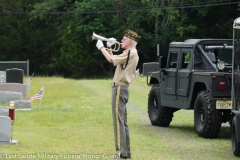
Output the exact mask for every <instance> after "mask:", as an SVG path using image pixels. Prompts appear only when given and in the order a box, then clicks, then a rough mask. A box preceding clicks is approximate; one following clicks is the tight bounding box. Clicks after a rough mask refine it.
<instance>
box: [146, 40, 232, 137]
mask: <svg viewBox="0 0 240 160" xmlns="http://www.w3.org/2000/svg"><path fill="white" fill-rule="evenodd" d="M232 48H233V40H232V39H188V40H185V41H184V42H171V43H170V45H169V51H168V57H164V56H161V57H160V58H159V70H158V71H154V72H150V73H148V74H147V84H148V85H149V86H151V90H150V92H149V95H148V116H149V119H150V121H151V124H152V125H154V126H162V127H167V126H169V125H170V123H171V121H172V118H173V115H174V112H176V111H178V110H179V109H185V110H194V128H195V131H196V132H197V134H198V135H199V136H200V137H204V138H217V137H218V135H219V132H220V130H221V125H222V123H226V122H230V120H231V109H232V101H231V83H232Z"/></svg>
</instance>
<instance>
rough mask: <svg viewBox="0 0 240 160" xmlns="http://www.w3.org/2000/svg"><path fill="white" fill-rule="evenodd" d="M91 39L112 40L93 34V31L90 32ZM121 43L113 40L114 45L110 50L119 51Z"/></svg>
mask: <svg viewBox="0 0 240 160" xmlns="http://www.w3.org/2000/svg"><path fill="white" fill-rule="evenodd" d="M93 40H101V41H107V42H112V40H110V39H108V38H105V37H102V36H99V35H97V34H95V33H94V32H93V34H92V41H93ZM121 45H122V43H120V42H118V41H115V45H114V48H113V49H112V51H113V52H117V51H119V49H120V48H121Z"/></svg>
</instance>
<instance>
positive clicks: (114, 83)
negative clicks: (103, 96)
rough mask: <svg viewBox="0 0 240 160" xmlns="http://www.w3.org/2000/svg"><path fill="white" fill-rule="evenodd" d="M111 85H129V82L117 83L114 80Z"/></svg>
mask: <svg viewBox="0 0 240 160" xmlns="http://www.w3.org/2000/svg"><path fill="white" fill-rule="evenodd" d="M111 85H112V88H113V87H116V86H129V84H128V83H125V82H117V83H116V82H113V83H112V84H111Z"/></svg>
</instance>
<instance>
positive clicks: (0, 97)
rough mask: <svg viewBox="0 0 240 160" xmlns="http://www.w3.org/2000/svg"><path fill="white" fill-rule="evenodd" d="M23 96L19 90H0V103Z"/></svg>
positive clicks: (20, 98) (19, 98)
mask: <svg viewBox="0 0 240 160" xmlns="http://www.w3.org/2000/svg"><path fill="white" fill-rule="evenodd" d="M22 99H23V96H22V93H20V92H9V91H0V104H5V103H9V102H10V101H12V100H22Z"/></svg>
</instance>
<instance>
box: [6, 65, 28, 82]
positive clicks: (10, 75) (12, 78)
mask: <svg viewBox="0 0 240 160" xmlns="http://www.w3.org/2000/svg"><path fill="white" fill-rule="evenodd" d="M23 75H24V71H23V70H22V69H18V68H12V69H6V76H7V78H6V82H7V83H21V84H23Z"/></svg>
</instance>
